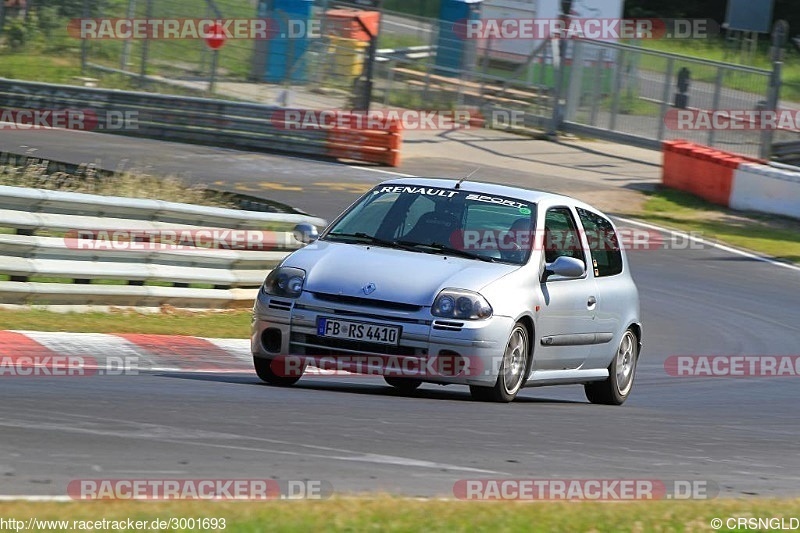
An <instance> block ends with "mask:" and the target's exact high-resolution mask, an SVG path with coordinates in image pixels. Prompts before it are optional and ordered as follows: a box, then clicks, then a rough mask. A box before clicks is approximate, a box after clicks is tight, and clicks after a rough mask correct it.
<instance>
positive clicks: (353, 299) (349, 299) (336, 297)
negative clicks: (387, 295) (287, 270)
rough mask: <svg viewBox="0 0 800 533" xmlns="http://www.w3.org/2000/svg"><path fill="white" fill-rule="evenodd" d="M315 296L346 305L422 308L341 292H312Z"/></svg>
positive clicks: (410, 310) (406, 309)
mask: <svg viewBox="0 0 800 533" xmlns="http://www.w3.org/2000/svg"><path fill="white" fill-rule="evenodd" d="M312 294H313V295H314V297H315V298H317V299H318V300H322V301H325V302H336V303H342V304H347V305H360V306H364V307H380V308H381V309H391V310H394V311H407V312H410V313H416V312H417V311H419V310H421V309H422V306H421V305H413V304H404V303H400V302H389V301H387V300H375V299H372V298H360V297H358V296H344V295H341V294H329V293H325V292H314V293H312Z"/></svg>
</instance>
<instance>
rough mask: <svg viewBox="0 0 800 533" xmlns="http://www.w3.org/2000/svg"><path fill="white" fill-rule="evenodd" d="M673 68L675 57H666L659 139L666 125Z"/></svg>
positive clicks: (661, 138)
mask: <svg viewBox="0 0 800 533" xmlns="http://www.w3.org/2000/svg"><path fill="white" fill-rule="evenodd" d="M674 70H675V58H674V57H670V58H669V59H667V74H666V76H665V77H664V90H663V91H662V92H661V109H660V110H659V115H661V120H659V121H658V134H657V136H656V138H657V139H658V140H659V141H660V140H663V139H664V128H665V127H666V125H667V124H666V119H667V111H668V110H669V93H670V89H671V88H672V73H673V71H674Z"/></svg>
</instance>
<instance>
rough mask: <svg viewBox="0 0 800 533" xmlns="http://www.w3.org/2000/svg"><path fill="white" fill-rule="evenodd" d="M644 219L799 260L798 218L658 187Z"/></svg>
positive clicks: (799, 225) (737, 245) (650, 197)
mask: <svg viewBox="0 0 800 533" xmlns="http://www.w3.org/2000/svg"><path fill="white" fill-rule="evenodd" d="M637 216H638V218H641V219H643V220H645V221H647V222H651V223H653V224H658V225H661V226H665V227H670V228H673V229H678V230H682V231H686V232H697V233H700V234H701V235H698V236H702V237H703V238H704V239H706V240H709V241H712V242H714V241H722V242H725V243H727V244H730V245H732V246H736V247H739V248H745V249H747V250H752V251H753V252H757V253H760V254H764V255H768V256H772V257H775V258H777V259H781V260H784V261H788V262H792V263H800V221H797V220H793V219H790V218H783V217H778V216H770V215H760V214H756V213H741V212H738V211H733V210H731V209H726V208H724V207H720V206H717V205H715V204H711V203H709V202H706V201H705V200H702V199H700V198H697V197H696V196H694V195H692V194H689V193H685V192H682V191H675V190H671V189H659V190H657V191H655V192H653V193H650V195H649V197H648V199H647V201H646V202H645V204H644V208H643V212H642V213H640V214H638V215H637Z"/></svg>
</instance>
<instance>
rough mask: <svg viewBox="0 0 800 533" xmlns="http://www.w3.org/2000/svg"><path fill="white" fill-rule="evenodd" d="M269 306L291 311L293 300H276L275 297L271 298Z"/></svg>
mask: <svg viewBox="0 0 800 533" xmlns="http://www.w3.org/2000/svg"><path fill="white" fill-rule="evenodd" d="M269 308H270V309H279V310H281V311H289V310H291V309H292V302H286V301H283V300H276V299H275V298H270V300H269Z"/></svg>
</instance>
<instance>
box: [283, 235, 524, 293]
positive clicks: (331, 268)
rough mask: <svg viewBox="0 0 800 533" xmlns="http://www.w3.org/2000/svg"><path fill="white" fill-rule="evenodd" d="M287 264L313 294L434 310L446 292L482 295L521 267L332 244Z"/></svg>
mask: <svg viewBox="0 0 800 533" xmlns="http://www.w3.org/2000/svg"><path fill="white" fill-rule="evenodd" d="M283 265H284V266H292V267H297V268H302V269H303V270H305V271H306V282H305V286H304V290H306V291H309V292H321V293H328V294H337V295H344V296H355V297H361V298H371V299H375V300H385V301H391V302H399V303H407V304H412V305H421V306H425V305H431V304H432V303H433V299H434V297H435V296H436V294H438V293H439V291H440V290H441V289H444V288H446V287H452V288H458V289H468V290H473V291H478V290H480V289H481V288H483V287H485V286H486V285H487V284H489V283H491V282H492V281H495V280H496V279H499V278H501V277H503V276H505V275H506V274H508V273H510V272H513V271H514V270H516V269H518V268H519V266H518V265H508V264H503V263H488V262H484V261H478V260H474V259H466V258H461V257H457V256H455V257H454V256H449V255H440V254H429V253H421V252H410V251H405V250H397V249H392V248H383V247H380V246H365V245H360V244H348V243H338V242H327V241H317V242H314V243H312V244H309V245H308V246H306V247H305V248H302V249H300V250H297V251H296V252H294V253H293V254H292V255H291V256H289V257H288V258H287V259H286V261H285V262H284V263H283ZM368 285H374V290H373V291H372V292H371V293H370V294H366V292H365V290H364V288H365V287H367V286H368ZM367 292H368V291H367Z"/></svg>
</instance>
